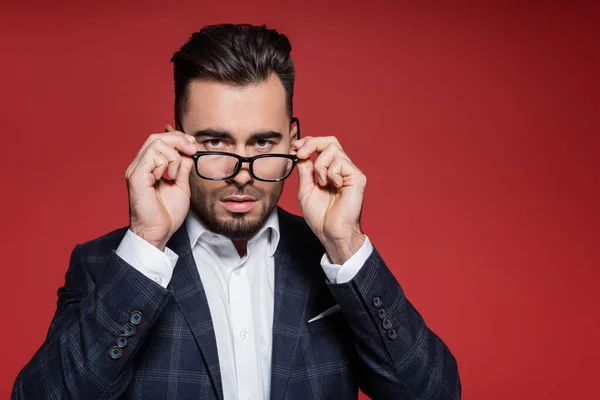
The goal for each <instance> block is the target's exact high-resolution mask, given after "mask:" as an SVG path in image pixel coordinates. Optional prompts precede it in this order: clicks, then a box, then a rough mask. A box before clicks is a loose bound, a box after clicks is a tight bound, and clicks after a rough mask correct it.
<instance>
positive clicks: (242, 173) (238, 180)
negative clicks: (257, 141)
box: [230, 162, 252, 186]
mask: <svg viewBox="0 0 600 400" xmlns="http://www.w3.org/2000/svg"><path fill="white" fill-rule="evenodd" d="M230 180H231V181H232V182H233V183H235V184H236V186H244V185H247V184H248V183H250V182H251V181H252V175H250V163H248V162H242V165H241V167H240V170H239V171H238V173H237V174H235V176H234V177H232V178H231V179H230Z"/></svg>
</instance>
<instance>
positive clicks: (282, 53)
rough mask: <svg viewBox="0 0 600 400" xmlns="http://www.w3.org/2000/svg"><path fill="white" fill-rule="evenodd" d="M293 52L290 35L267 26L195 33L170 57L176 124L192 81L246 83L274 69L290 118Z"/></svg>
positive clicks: (228, 26)
mask: <svg viewBox="0 0 600 400" xmlns="http://www.w3.org/2000/svg"><path fill="white" fill-rule="evenodd" d="M291 51H292V46H291V44H290V41H289V40H288V38H287V37H286V36H285V35H283V34H280V33H278V32H277V31H275V30H273V29H267V27H266V26H265V25H262V26H254V25H250V24H220V25H210V26H205V27H204V28H202V29H201V30H200V31H199V32H196V33H194V34H193V35H192V37H191V38H190V40H189V41H188V42H187V43H186V44H184V45H183V46H182V47H181V49H179V51H177V52H176V53H175V54H173V57H172V58H171V62H172V63H173V77H174V81H175V118H176V122H177V124H180V120H179V118H178V117H179V116H181V114H182V111H184V110H185V104H186V101H187V98H188V88H189V84H190V82H191V81H192V80H194V79H209V80H214V81H217V82H224V83H229V84H232V85H239V86H247V85H250V84H255V83H260V82H263V81H265V80H266V79H267V78H268V77H269V75H270V74H271V73H273V72H274V73H275V74H277V76H278V77H279V79H280V80H281V83H282V84H283V88H284V90H285V94H286V103H287V104H286V106H287V111H288V113H289V115H290V117H291V116H292V97H293V94H294V75H295V74H294V63H293V61H292V58H291V56H290V52H291ZM179 128H181V126H180V127H179Z"/></svg>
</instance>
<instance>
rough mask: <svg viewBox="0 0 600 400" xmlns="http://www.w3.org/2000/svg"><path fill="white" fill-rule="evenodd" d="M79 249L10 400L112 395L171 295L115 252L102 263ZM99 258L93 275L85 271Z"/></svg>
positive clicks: (120, 388)
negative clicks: (43, 336)
mask: <svg viewBox="0 0 600 400" xmlns="http://www.w3.org/2000/svg"><path fill="white" fill-rule="evenodd" d="M82 246H85V245H77V246H76V247H75V249H74V250H73V252H72V254H71V261H70V265H69V269H68V271H67V273H66V277H65V284H64V286H63V287H61V288H60V289H59V290H58V302H57V310H56V312H55V315H54V318H53V319H52V322H51V324H50V328H49V330H48V334H47V337H46V339H45V341H44V343H43V344H42V346H41V348H40V349H39V350H38V351H37V352H36V353H35V354H34V355H33V357H32V359H31V360H30V361H29V362H28V363H27V365H25V367H24V368H23V369H22V370H21V371H20V373H19V374H18V376H17V379H16V381H15V383H14V386H13V391H12V398H13V399H108V398H116V397H118V396H119V395H120V394H121V393H123V392H124V391H125V390H126V388H127V386H128V384H129V382H130V380H131V376H132V371H133V369H132V368H133V363H132V360H133V358H134V357H135V355H136V352H137V351H138V349H139V348H140V345H141V344H142V342H143V341H144V337H145V335H146V333H147V332H148V329H149V328H150V327H151V326H152V323H153V322H154V320H155V319H156V317H157V316H158V315H159V314H160V312H161V310H162V308H163V307H164V305H165V304H166V302H167V300H168V298H169V295H170V292H169V290H167V289H165V288H163V287H162V286H160V285H159V284H157V283H155V282H153V281H152V280H150V279H148V278H147V277H145V276H144V275H143V274H142V273H141V272H139V271H137V270H136V269H135V268H133V267H131V266H130V265H129V264H127V263H126V262H125V261H123V259H121V258H120V257H119V256H117V254H116V253H115V251H114V250H113V251H112V252H111V253H110V255H108V256H107V255H106V254H105V255H104V256H102V257H101V256H100V255H98V254H95V253H94V252H91V251H87V252H86V251H85V250H84V249H83V248H82ZM99 259H102V260H103V261H101V262H100V263H101V264H100V265H98V264H95V265H96V266H97V267H98V268H94V271H95V272H92V271H91V270H90V268H89V265H90V264H91V263H98V262H99V261H98V260H99ZM123 337H124V338H125V339H123ZM117 340H118V342H117ZM117 343H119V344H120V345H121V347H119V346H117Z"/></svg>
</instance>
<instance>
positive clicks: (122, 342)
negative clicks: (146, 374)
mask: <svg viewBox="0 0 600 400" xmlns="http://www.w3.org/2000/svg"><path fill="white" fill-rule="evenodd" d="M128 344H129V339H127V336H125V335H119V336H117V346H119V347H120V348H122V349H124V348H125V347H127V345H128Z"/></svg>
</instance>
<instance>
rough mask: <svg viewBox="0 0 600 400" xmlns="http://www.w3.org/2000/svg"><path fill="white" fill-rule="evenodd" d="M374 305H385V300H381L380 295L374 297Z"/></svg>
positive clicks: (379, 306)
mask: <svg viewBox="0 0 600 400" xmlns="http://www.w3.org/2000/svg"><path fill="white" fill-rule="evenodd" d="M373 305H374V306H375V308H381V307H383V301H381V298H380V297H379V296H375V297H373Z"/></svg>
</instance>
